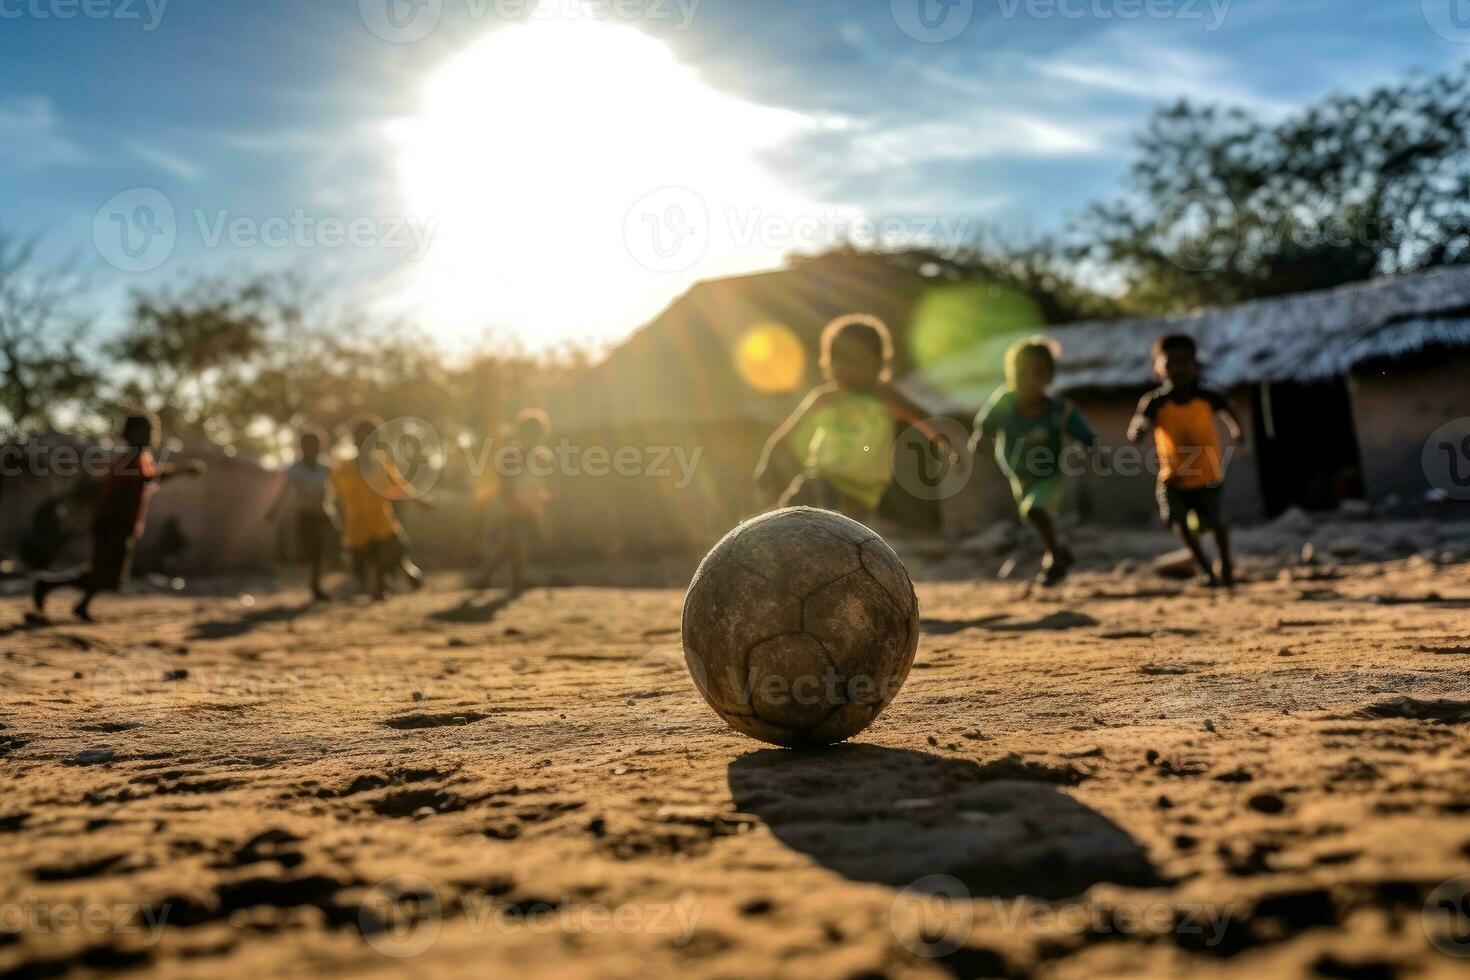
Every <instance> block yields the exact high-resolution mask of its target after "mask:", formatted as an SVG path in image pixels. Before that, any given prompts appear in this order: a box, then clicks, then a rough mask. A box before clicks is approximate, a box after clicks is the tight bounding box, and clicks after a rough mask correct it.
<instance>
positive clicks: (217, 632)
mask: <svg viewBox="0 0 1470 980" xmlns="http://www.w3.org/2000/svg"><path fill="white" fill-rule="evenodd" d="M312 605H313V604H312V603H310V602H308V603H304V604H302V605H299V606H271V607H269V608H267V609H256V610H255V611H253V612H248V613H246V614H245V615H243V616H240V617H238V618H236V619H211V620H209V621H207V622H203V623H200V624H199V625H198V626H196V627H194V631H193V632H192V633H191V634H190V635H189V639H191V640H232V639H234V638H235V637H237V636H244V635H245V634H246V633H249V632H250V631H251V630H253V629H255V628H256V627H259V626H270V625H273V624H276V623H290V622H293V621H295V620H297V619H300V618H301V617H302V616H304V615H305V614H306V613H307V612H309V611H310V610H311V608H312Z"/></svg>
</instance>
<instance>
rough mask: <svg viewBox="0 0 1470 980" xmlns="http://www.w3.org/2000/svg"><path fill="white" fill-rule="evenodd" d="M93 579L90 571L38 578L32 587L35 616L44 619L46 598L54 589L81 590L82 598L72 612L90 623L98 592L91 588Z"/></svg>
mask: <svg viewBox="0 0 1470 980" xmlns="http://www.w3.org/2000/svg"><path fill="white" fill-rule="evenodd" d="M91 579H92V573H91V572H90V571H86V572H73V573H70V574H67V575H62V576H46V575H42V576H39V577H37V579H36V584H35V585H34V586H32V587H31V604H32V605H33V606H35V613H34V615H35V616H38V617H44V616H45V615H46V597H47V596H48V595H50V594H51V591H52V590H53V589H81V590H82V598H81V600H80V601H79V602H78V603H77V604H76V605H75V606H73V607H72V612H73V613H75V614H76V617H77V618H78V619H85V620H87V621H89V622H90V621H91V619H92V608H91V607H92V600H93V599H94V598H95V597H96V595H97V590H96V589H94V588H92V587H91V584H90V583H91Z"/></svg>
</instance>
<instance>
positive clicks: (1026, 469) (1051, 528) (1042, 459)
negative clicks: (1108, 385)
mask: <svg viewBox="0 0 1470 980" xmlns="http://www.w3.org/2000/svg"><path fill="white" fill-rule="evenodd" d="M1057 354H1058V351H1057V348H1056V346H1055V345H1054V344H1053V343H1052V342H1051V341H1049V340H1047V339H1046V338H1044V337H1033V338H1032V339H1030V340H1023V341H1020V342H1018V343H1016V344H1013V345H1011V348H1010V350H1008V351H1006V360H1005V373H1006V385H1005V387H1004V388H1002V389H1001V390H999V391H997V392H996V393H995V395H994V396H992V397H991V399H990V402H989V404H987V405H986V406H985V407H984V408H983V409H981V410H980V414H979V415H977V416H976V417H975V434H974V435H973V436H972V437H971V439H970V451H971V452H972V453H974V454H976V455H978V454H979V453H980V451H981V450H982V448H984V446H985V445H986V444H987V443H993V444H994V446H995V461H996V462H997V463H998V464H999V465H1000V469H1001V472H1002V473H1004V474H1005V475H1006V477H1007V479H1009V480H1010V481H1011V493H1012V495H1013V496H1014V497H1015V500H1016V507H1017V509H1018V510H1019V511H1020V514H1021V520H1023V521H1025V522H1026V523H1027V524H1029V525H1031V529H1032V530H1033V531H1035V532H1036V536H1037V537H1038V538H1039V539H1040V540H1041V544H1042V547H1043V548H1045V549H1046V555H1045V557H1044V558H1043V559H1042V564H1041V573H1040V574H1039V575H1038V576H1037V582H1038V583H1039V584H1041V585H1044V586H1047V587H1051V586H1054V585H1056V584H1058V583H1059V582H1061V581H1062V580H1063V579H1064V578H1066V577H1067V573H1068V572H1069V571H1070V570H1071V568H1072V565H1073V564H1074V559H1073V557H1072V552H1071V550H1070V549H1068V548H1067V546H1066V545H1065V544H1063V543H1062V540H1061V537H1060V535H1059V534H1058V532H1057V515H1058V514H1059V513H1060V511H1061V506H1062V495H1063V493H1064V492H1065V491H1066V488H1067V481H1066V474H1065V473H1064V472H1063V471H1062V444H1063V443H1064V442H1065V441H1067V440H1071V441H1072V442H1075V443H1078V444H1080V445H1083V446H1085V447H1087V448H1089V449H1097V448H1098V446H1099V443H1098V438H1097V434H1096V433H1094V432H1093V431H1092V427H1091V426H1090V425H1088V424H1087V420H1086V419H1085V418H1083V417H1082V413H1081V412H1079V411H1078V410H1077V407H1076V406H1075V405H1073V404H1072V403H1071V402H1069V401H1066V400H1065V399H1062V398H1053V397H1052V396H1051V395H1048V394H1047V393H1046V389H1047V387H1048V386H1050V385H1051V383H1052V381H1053V380H1054V379H1055V378H1056V373H1057Z"/></svg>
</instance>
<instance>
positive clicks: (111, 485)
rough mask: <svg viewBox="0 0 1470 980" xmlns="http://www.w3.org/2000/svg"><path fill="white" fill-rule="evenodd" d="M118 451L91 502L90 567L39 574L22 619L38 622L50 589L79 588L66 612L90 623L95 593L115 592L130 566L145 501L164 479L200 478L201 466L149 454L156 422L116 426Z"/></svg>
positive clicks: (134, 418)
mask: <svg viewBox="0 0 1470 980" xmlns="http://www.w3.org/2000/svg"><path fill="white" fill-rule="evenodd" d="M122 440H123V446H124V448H123V450H122V451H121V452H119V453H117V454H116V455H115V456H114V457H113V459H112V461H111V462H110V463H109V465H108V469H107V474H106V475H105V476H104V477H103V478H102V489H101V491H100V493H99V494H98V497H97V513H96V516H95V518H94V519H93V522H92V563H91V565H90V566H89V567H87V568H86V569H85V570H83V571H79V572H72V573H68V574H64V575H43V576H40V577H38V578H37V579H36V584H35V587H34V589H33V590H32V592H31V599H32V602H33V603H34V605H35V611H34V612H33V613H31V614H30V616H29V617H28V618H29V619H31V620H32V621H37V622H44V621H45V616H46V597H47V596H48V595H49V594H50V593H51V592H52V591H53V590H55V589H61V588H72V589H80V590H81V592H82V598H81V601H80V602H78V603H77V604H76V606H74V607H73V609H72V612H73V613H75V614H76V616H77V618H78V619H81V620H85V621H87V622H91V621H92V611H91V608H92V600H93V599H94V598H95V597H96V596H97V593H99V592H118V591H121V589H122V587H123V585H124V584H126V582H127V579H128V571H129V569H130V568H131V566H132V563H133V547H134V545H136V544H137V541H138V538H139V537H140V536H142V534H143V526H144V523H145V521H146V520H147V517H148V501H149V499H150V498H151V497H152V496H153V491H154V490H156V489H157V488H158V485H159V484H160V483H162V482H163V481H165V480H169V479H172V478H173V477H175V476H179V475H181V474H199V473H203V472H204V470H205V466H204V464H203V463H202V462H199V461H197V460H196V461H191V462H188V463H184V464H181V465H175V464H173V463H159V462H158V461H157V460H156V459H154V456H153V451H154V449H155V448H156V447H157V441H158V420H157V419H156V418H154V416H152V415H150V414H142V413H140V414H137V415H130V416H128V418H127V421H125V422H124V423H123V427H122Z"/></svg>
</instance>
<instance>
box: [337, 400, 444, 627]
mask: <svg viewBox="0 0 1470 980" xmlns="http://www.w3.org/2000/svg"><path fill="white" fill-rule="evenodd" d="M382 427H383V420H382V419H380V418H378V417H377V416H376V415H364V416H362V417H361V418H359V419H358V420H357V421H356V422H354V423H353V425H352V442H353V444H354V445H355V446H357V455H356V456H355V457H353V458H351V459H344V460H341V461H340V462H338V463H337V465H336V466H335V467H333V469H332V489H333V490H335V491H336V494H337V509H338V511H339V513H340V515H341V518H342V539H343V544H345V545H346V547H347V550H348V553H349V554H351V555H352V566H353V568H354V569H355V570H356V571H357V575H358V578H359V580H361V582H362V584H363V587H364V588H365V589H367V591H368V594H369V595H371V596H372V597H373V598H374V599H382V598H383V596H384V594H385V591H386V582H387V578H388V576H389V575H391V574H392V573H393V572H395V571H401V572H402V573H403V574H404V575H405V576H406V577H407V578H408V581H409V585H410V586H411V587H412V588H414V589H420V588H422V587H423V584H424V573H423V572H422V571H421V570H420V569H419V567H418V566H417V565H415V564H414V563H413V562H412V561H411V560H410V559H409V557H408V536H407V535H406V534H404V532H403V525H401V524H399V523H398V517H397V515H396V514H395V513H394V512H393V503H394V502H395V501H398V500H416V499H418V496H419V494H418V491H417V490H416V489H415V488H414V486H413V484H412V483H410V482H409V481H408V478H407V477H405V476H404V475H403V474H402V473H400V472H399V471H398V467H397V466H395V465H394V464H393V460H392V459H390V458H389V457H388V456H387V454H385V453H384V452H382V451H381V450H379V449H378V448H377V439H378V431H379V430H380V429H381V428H382Z"/></svg>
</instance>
